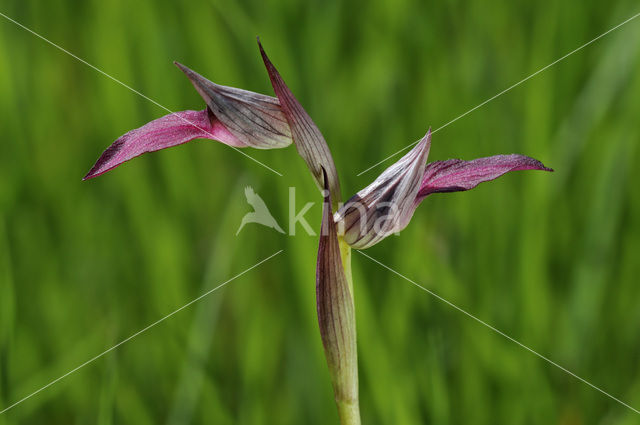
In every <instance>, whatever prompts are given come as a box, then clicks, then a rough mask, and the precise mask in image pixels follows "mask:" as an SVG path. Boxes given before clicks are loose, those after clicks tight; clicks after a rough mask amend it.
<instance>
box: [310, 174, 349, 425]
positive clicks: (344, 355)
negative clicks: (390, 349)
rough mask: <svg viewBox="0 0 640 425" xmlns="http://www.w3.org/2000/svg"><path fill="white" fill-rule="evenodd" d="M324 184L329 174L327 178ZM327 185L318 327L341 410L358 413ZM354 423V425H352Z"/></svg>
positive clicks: (345, 288)
mask: <svg viewBox="0 0 640 425" xmlns="http://www.w3.org/2000/svg"><path fill="white" fill-rule="evenodd" d="M324 179H325V182H326V181H327V180H326V174H324ZM328 187H329V186H328V183H325V201H324V205H323V209H322V228H321V232H320V244H319V247H318V263H317V267H316V301H317V309H318V325H319V326H320V335H321V337H322V345H323V346H324V351H325V355H326V358H327V364H328V366H329V372H330V374H331V381H332V384H333V391H334V393H335V399H336V402H337V403H338V406H339V410H340V411H344V410H345V406H346V407H347V410H351V411H357V409H358V365H357V356H358V354H357V346H356V329H355V312H354V303H353V294H352V293H351V291H350V290H349V283H348V281H347V277H346V274H345V270H344V266H343V264H342V257H341V255H340V246H339V244H338V235H337V232H336V230H337V229H336V224H335V222H334V221H333V215H332V213H331V192H330V191H329V190H328ZM349 423H352V422H349Z"/></svg>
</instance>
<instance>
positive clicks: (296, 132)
mask: <svg viewBox="0 0 640 425" xmlns="http://www.w3.org/2000/svg"><path fill="white" fill-rule="evenodd" d="M258 46H259V47H260V53H261V54H262V60H263V61H264V64H265V66H266V68H267V72H268V73H269V79H270V80H271V85H272V86H273V90H274V91H275V93H276V96H278V99H279V100H280V106H281V108H282V112H283V113H284V115H285V117H286V118H287V121H288V122H289V127H290V128H291V135H292V136H293V141H294V143H295V145H296V149H297V150H298V153H299V154H300V156H301V157H302V159H304V161H305V162H306V163H307V167H309V170H310V171H311V174H312V175H313V177H314V178H315V181H316V184H317V185H318V187H319V188H322V187H323V181H322V178H323V173H322V169H323V168H324V169H325V171H326V172H327V175H328V178H329V190H330V191H331V197H332V199H333V202H334V205H336V204H337V203H338V202H339V201H340V199H341V196H340V183H339V181H338V172H337V171H336V166H335V164H334V163H333V158H332V156H331V152H330V151H329V147H328V146H327V142H326V141H325V140H324V137H323V136H322V133H320V130H318V127H317V126H316V125H315V123H314V122H313V120H312V119H311V117H310V116H309V114H307V112H306V111H305V110H304V108H303V107H302V105H300V102H298V100H297V99H296V98H295V96H294V95H293V93H291V90H289V87H287V85H286V84H285V82H284V80H283V79H282V77H281V76H280V73H278V70H277V69H276V68H275V67H274V66H273V64H272V63H271V61H270V60H269V58H268V57H267V54H266V53H265V51H264V49H263V48H262V44H260V40H258Z"/></svg>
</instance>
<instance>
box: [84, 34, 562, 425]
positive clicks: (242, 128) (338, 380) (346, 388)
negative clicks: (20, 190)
mask: <svg viewBox="0 0 640 425" xmlns="http://www.w3.org/2000/svg"><path fill="white" fill-rule="evenodd" d="M258 45H259V47H260V53H261V55H262V59H263V61H264V64H265V66H266V68H267V72H268V74H269V79H270V80H271V85H272V86H273V89H274V91H275V94H276V96H277V97H275V98H274V97H270V96H265V95H262V94H257V93H252V92H248V91H245V90H241V89H236V88H232V87H225V86H220V85H217V84H214V83H212V82H211V81H209V80H207V79H205V78H204V77H202V76H201V75H199V74H197V73H195V72H194V71H192V70H190V69H189V68H187V67H185V66H184V65H181V64H178V63H176V65H177V66H178V67H179V68H180V69H181V70H182V71H183V72H184V73H185V74H186V75H187V77H188V78H189V79H190V80H191V82H192V83H193V86H194V87H195V88H196V90H197V91H198V93H200V96H202V98H203V99H204V101H205V103H206V105H207V107H206V108H205V109H204V110H202V111H182V112H176V113H172V114H169V115H166V116H164V117H162V118H159V119H157V120H155V121H152V122H150V123H148V124H146V125H144V126H142V127H140V128H138V129H135V130H132V131H130V132H128V133H126V134H125V135H123V136H122V137H120V138H119V139H117V140H116V141H115V142H114V143H113V144H112V145H111V146H109V147H108V148H107V150H105V151H104V153H103V154H102V155H101V156H100V158H99V159H98V161H97V162H96V164H95V165H94V166H93V168H92V169H91V170H90V171H89V173H88V174H87V175H86V176H85V179H89V178H92V177H96V176H99V175H100V174H103V173H105V172H107V171H109V170H111V169H113V168H115V167H117V166H118V165H120V164H122V163H123V162H125V161H128V160H129V159H131V158H134V157H136V156H139V155H141V154H143V153H145V152H152V151H157V150H160V149H164V148H168V147H171V146H175V145H179V144H181V143H186V142H189V141H191V140H193V139H197V138H205V139H212V140H218V141H220V142H222V143H225V144H227V145H229V146H233V147H237V148H241V147H242V148H243V147H253V148H257V149H275V148H283V147H286V146H288V145H290V144H291V143H292V142H293V143H294V144H295V146H296V149H297V150H298V153H299V154H300V156H301V157H302V159H303V160H304V161H305V162H306V164H307V167H308V168H309V170H310V171H311V174H312V176H313V178H314V180H315V182H316V184H317V186H318V187H319V188H321V189H323V188H324V200H325V202H324V207H323V214H322V229H321V236H320V242H319V248H318V258H317V266H316V297H317V312H318V324H319V327H320V335H321V337H322V343H323V346H324V350H325V356H326V358H327V365H328V367H329V372H330V375H331V381H332V384H333V390H334V395H335V400H336V404H337V407H338V414H339V417H340V421H341V423H342V424H343V425H357V424H360V413H359V404H358V367H357V346H356V327H355V310H354V301H353V281H352V276H351V248H356V249H364V248H368V247H370V246H372V245H374V244H376V243H378V242H380V241H381V240H382V239H384V238H385V237H387V236H388V235H389V234H391V233H396V232H399V231H400V230H402V229H404V228H405V227H406V226H407V225H408V223H409V221H410V220H411V217H412V216H413V213H414V211H415V210H416V208H417V207H418V205H419V204H420V203H421V202H422V201H423V200H424V198H426V197H427V196H429V195H431V194H433V193H444V192H459V191H465V190H469V189H473V188H474V187H476V186H477V185H478V184H480V183H482V182H485V181H489V180H493V179H496V178H498V177H500V176H502V175H504V174H506V173H508V172H510V171H516V170H544V171H552V170H551V169H549V168H546V167H545V166H544V165H542V163H541V162H540V161H537V160H535V159H533V158H529V157H526V156H523V155H515V154H514V155H496V156H491V157H488V158H479V159H475V160H472V161H463V160H460V159H450V160H447V161H436V162H432V163H427V162H426V161H427V157H428V155H429V149H430V147H431V131H428V132H427V134H426V135H425V136H424V137H423V138H422V140H420V142H419V143H418V144H417V145H416V147H415V148H413V149H412V150H411V151H410V152H409V153H407V154H406V155H405V156H404V157H403V158H401V159H400V160H399V161H397V162H396V163H395V164H393V165H391V166H390V167H389V168H387V169H386V170H385V171H383V172H382V174H380V176H378V178H376V179H375V180H374V181H373V183H371V184H370V185H369V186H367V187H365V188H364V189H362V190H361V191H359V192H358V193H357V194H356V195H354V196H353V197H351V198H350V199H349V200H348V201H347V203H346V204H344V205H341V203H340V199H341V194H340V183H339V181H338V173H337V171H336V167H335V165H334V162H333V158H332V156H331V152H330V150H329V147H328V146H327V143H326V141H325V140H324V137H323V136H322V133H320V130H319V129H318V127H317V126H316V125H315V123H314V122H313V120H311V117H310V116H309V114H307V112H306V111H305V110H304V108H303V107H302V105H300V103H299V102H298V100H297V99H296V98H295V96H294V95H293V93H292V92H291V90H290V89H289V88H288V87H287V85H286V84H285V82H284V80H283V79H282V77H281V75H280V73H279V72H278V71H277V70H276V68H275V67H274V66H273V64H272V63H271V61H270V60H269V58H268V57H267V55H266V53H265V51H264V49H263V48H262V45H261V44H260V42H259V41H258Z"/></svg>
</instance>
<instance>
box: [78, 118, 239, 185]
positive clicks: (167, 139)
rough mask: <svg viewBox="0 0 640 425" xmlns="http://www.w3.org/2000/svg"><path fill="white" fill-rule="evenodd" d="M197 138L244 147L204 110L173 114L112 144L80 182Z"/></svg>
mask: <svg viewBox="0 0 640 425" xmlns="http://www.w3.org/2000/svg"><path fill="white" fill-rule="evenodd" d="M198 138H202V139H212V140H219V141H221V142H222V143H225V144H227V145H231V146H237V147H244V146H246V145H245V144H243V143H242V142H241V141H240V140H238V139H236V138H235V137H234V135H233V134H231V133H230V132H229V131H227V129H226V128H225V127H224V126H223V125H222V124H221V123H220V122H218V121H216V120H213V121H212V116H211V114H210V113H209V111H208V110H207V109H205V110H203V111H181V112H173V113H171V114H169V115H165V116H164V117H162V118H158V119H157V120H154V121H151V122H150V123H147V124H146V125H143V126H142V127H140V128H137V129H135V130H131V131H129V132H128V133H126V134H125V135H123V136H121V137H120V138H119V139H118V140H116V141H115V142H113V144H112V145H111V146H109V147H108V148H107V149H106V150H105V151H104V152H103V153H102V155H101V156H100V158H98V161H96V163H95V165H94V166H93V167H92V168H91V170H90V171H89V172H88V173H87V175H86V176H84V178H83V180H87V179H90V178H93V177H96V176H99V175H100V174H103V173H106V172H107V171H109V170H111V169H113V168H115V167H117V166H118V165H120V164H122V163H123V162H125V161H128V160H130V159H131V158H135V157H136V156H139V155H142V154H143V153H146V152H153V151H157V150H160V149H165V148H169V147H171V146H176V145H180V144H182V143H186V142H189V141H191V140H193V139H198Z"/></svg>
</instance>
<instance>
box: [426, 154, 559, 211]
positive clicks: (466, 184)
mask: <svg viewBox="0 0 640 425" xmlns="http://www.w3.org/2000/svg"><path fill="white" fill-rule="evenodd" d="M516 170H543V171H553V170H552V169H551V168H547V167H545V166H544V165H543V164H542V162H540V161H538V160H537V159H533V158H530V157H528V156H524V155H516V154H512V155H496V156H490V157H486V158H478V159H474V160H472V161H463V160H461V159H448V160H446V161H436V162H431V163H429V164H427V167H426V169H425V172H424V177H423V179H422V184H421V186H420V190H419V191H418V196H417V197H416V203H420V201H422V200H423V199H424V198H425V197H426V196H428V195H430V194H432V193H443V192H460V191H464V190H469V189H473V188H474V187H476V186H477V185H479V184H480V183H482V182H486V181H489V180H494V179H497V178H498V177H500V176H502V175H504V174H506V173H508V172H510V171H516Z"/></svg>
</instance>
